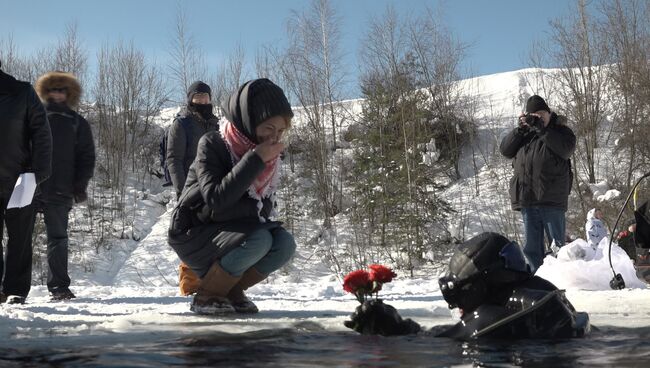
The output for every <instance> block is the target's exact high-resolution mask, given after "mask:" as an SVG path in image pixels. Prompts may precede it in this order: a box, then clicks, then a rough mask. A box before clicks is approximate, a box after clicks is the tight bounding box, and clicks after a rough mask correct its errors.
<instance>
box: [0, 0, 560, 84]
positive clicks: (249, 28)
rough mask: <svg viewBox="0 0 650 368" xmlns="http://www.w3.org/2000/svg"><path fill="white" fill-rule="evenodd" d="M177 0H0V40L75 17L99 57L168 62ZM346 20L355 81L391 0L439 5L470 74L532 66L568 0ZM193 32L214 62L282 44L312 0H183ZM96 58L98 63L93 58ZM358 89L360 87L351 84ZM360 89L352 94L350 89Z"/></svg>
mask: <svg viewBox="0 0 650 368" xmlns="http://www.w3.org/2000/svg"><path fill="white" fill-rule="evenodd" d="M177 3H178V1H177V0H105V1H96V0H58V1H51V0H48V1H46V0H0V38H3V37H6V36H7V35H8V34H12V35H13V38H14V41H15V42H16V43H17V44H18V46H19V51H20V52H22V53H30V52H32V51H34V50H36V49H38V48H41V47H43V46H46V45H48V44H51V43H54V42H56V40H57V38H58V37H59V36H60V35H61V34H62V33H63V30H64V27H65V23H66V22H72V21H75V22H77V25H78V29H79V33H80V35H81V38H82V41H83V43H84V45H85V46H87V47H88V49H89V50H90V57H91V59H94V55H95V52H96V50H97V49H99V47H101V45H102V44H103V43H106V42H108V43H110V42H112V41H116V40H119V39H122V40H126V41H129V40H133V42H134V43H135V45H136V46H137V47H138V48H140V49H142V50H143V51H144V52H145V53H146V54H147V55H148V56H149V57H151V58H152V59H155V60H156V62H157V63H158V64H164V63H165V62H167V60H168V58H169V56H168V51H169V44H170V39H171V38H172V36H173V27H174V19H175V13H176V9H177ZM332 3H333V5H334V7H335V8H336V10H337V11H338V13H339V15H340V16H341V18H342V26H343V29H342V33H343V48H344V53H345V58H346V61H348V62H346V65H349V66H350V70H349V71H348V72H349V73H350V74H351V75H352V79H354V75H355V74H356V73H357V72H358V67H357V66H356V58H357V55H358V50H359V44H360V41H361V40H362V38H363V36H364V34H365V29H366V26H367V24H368V22H369V19H370V18H371V17H372V16H380V15H381V14H383V12H384V11H385V9H386V7H387V5H388V4H392V5H393V6H394V8H395V9H396V10H397V11H398V12H399V13H400V14H402V15H409V14H416V15H417V14H418V13H421V12H423V11H424V10H425V9H426V8H427V7H428V8H430V9H432V10H441V11H442V13H443V14H444V18H445V23H446V24H447V26H448V27H449V29H451V30H452V31H453V32H454V33H455V35H456V36H457V37H458V38H460V40H461V41H463V42H465V43H468V44H470V45H471V47H470V48H469V49H468V51H467V57H466V60H465V61H464V65H463V66H464V70H465V71H466V73H467V75H472V76H473V75H485V74H492V73H497V72H502V71H510V70H516V69H520V68H524V67H527V65H526V60H527V55H528V51H529V48H530V46H531V44H532V42H533V40H535V39H543V38H546V36H547V34H548V31H549V20H550V19H553V18H556V17H558V16H563V15H566V14H567V13H568V12H569V11H570V4H571V3H572V1H567V0H535V1H531V0H492V1H489V0H333V2H332ZM181 4H182V5H181V6H183V7H184V8H185V9H186V13H187V16H188V19H189V21H190V31H191V32H192V34H193V35H194V38H195V40H196V42H197V44H198V46H199V47H201V48H202V49H203V50H204V52H205V54H206V56H207V59H208V64H209V65H210V66H216V65H217V64H218V63H219V61H221V60H222V59H223V58H224V57H226V56H227V55H228V54H229V53H230V52H231V51H232V50H233V49H234V48H235V47H236V45H237V44H238V43H240V44H241V45H243V47H244V48H245V50H248V52H247V57H248V58H249V60H252V58H253V56H254V54H255V50H257V49H258V47H259V46H261V45H265V44H275V45H278V44H282V43H283V42H284V41H285V39H286V36H285V32H286V31H285V29H286V28H285V25H286V21H287V18H288V17H289V15H290V13H291V10H302V9H304V8H306V7H307V6H308V5H309V2H308V1H307V0H230V1H221V0H213V1H208V0H192V1H181ZM91 62H92V60H91ZM352 88H354V87H352ZM351 93H352V94H354V92H351Z"/></svg>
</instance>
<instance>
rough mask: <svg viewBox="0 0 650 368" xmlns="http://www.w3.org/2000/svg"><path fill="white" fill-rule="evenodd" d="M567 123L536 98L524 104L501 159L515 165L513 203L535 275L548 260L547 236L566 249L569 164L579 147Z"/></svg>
mask: <svg viewBox="0 0 650 368" xmlns="http://www.w3.org/2000/svg"><path fill="white" fill-rule="evenodd" d="M566 121H567V119H566V117H565V116H561V115H557V114H556V113H554V112H551V109H550V108H549V107H548V105H547V104H546V101H544V99H543V98H542V97H540V96H538V95H533V96H531V97H530V98H528V101H526V112H525V113H522V114H521V115H520V116H519V121H518V126H517V127H516V128H515V129H513V130H512V131H511V132H510V133H509V134H508V135H507V136H506V137H505V138H503V140H502V141H501V145H500V147H499V148H500V150H501V154H503V155H504V156H505V157H507V158H511V159H513V162H512V167H513V168H514V176H513V178H512V179H511V181H510V200H511V204H512V209H513V210H515V211H521V215H522V218H523V220H524V232H525V237H526V242H525V246H524V253H525V254H526V257H527V258H528V260H529V261H530V263H531V264H530V265H531V267H532V269H533V271H536V270H537V269H538V268H539V266H541V265H542V263H543V260H544V248H545V247H544V234H545V233H547V235H548V236H549V237H550V239H549V241H552V242H554V243H555V245H556V246H557V247H562V246H563V245H564V239H565V230H566V222H565V213H566V210H567V203H568V199H569V193H570V192H571V185H572V182H573V173H572V172H571V160H570V158H571V155H572V154H573V151H574V150H575V146H576V136H575V135H574V134H573V131H572V130H571V129H570V128H569V127H568V126H567V125H566Z"/></svg>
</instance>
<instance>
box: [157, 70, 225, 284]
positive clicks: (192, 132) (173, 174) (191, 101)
mask: <svg viewBox="0 0 650 368" xmlns="http://www.w3.org/2000/svg"><path fill="white" fill-rule="evenodd" d="M211 99H212V90H211V89H210V86H208V85H207V84H205V83H203V82H201V81H196V82H194V83H192V85H191V86H190V87H189V88H188V89H187V106H185V107H184V108H183V109H182V110H181V112H179V113H178V115H176V117H175V118H174V122H173V123H172V125H171V127H170V129H169V132H168V135H167V158H166V161H167V162H168V164H167V167H168V169H169V176H170V178H171V182H172V186H173V188H174V190H175V191H176V198H178V197H180V195H181V192H182V191H183V187H184V186H185V180H186V179H187V173H188V172H189V170H190V165H191V164H192V162H193V161H194V157H196V146H198V144H199V139H200V138H201V137H202V136H203V134H205V133H207V132H210V131H215V130H217V128H218V126H219V122H218V121H217V118H216V116H214V113H213V112H212V110H213V107H212V103H211V102H210V101H211ZM178 281H179V282H178V284H179V287H180V290H181V294H183V295H189V294H192V293H194V292H195V291H196V288H197V287H198V284H199V280H198V278H197V276H196V275H195V274H194V273H193V272H192V270H191V269H190V268H189V267H187V265H186V264H185V263H182V262H181V264H180V266H179V271H178Z"/></svg>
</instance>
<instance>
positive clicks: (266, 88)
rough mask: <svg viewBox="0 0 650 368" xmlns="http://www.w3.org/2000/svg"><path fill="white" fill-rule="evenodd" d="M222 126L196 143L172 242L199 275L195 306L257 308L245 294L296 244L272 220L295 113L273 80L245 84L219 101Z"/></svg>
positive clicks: (206, 309)
mask: <svg viewBox="0 0 650 368" xmlns="http://www.w3.org/2000/svg"><path fill="white" fill-rule="evenodd" d="M222 109H223V112H224V116H225V118H224V119H222V121H221V123H220V129H219V131H215V132H209V133H207V134H205V135H204V136H203V137H202V138H201V139H200V141H199V145H198V148H197V154H196V158H195V160H194V163H193V164H192V165H191V167H190V170H189V173H188V177H187V182H186V183H185V187H184V189H183V192H182V194H181V196H180V198H179V202H178V205H177V206H176V208H175V209H174V211H173V213H172V220H171V224H170V229H169V234H168V242H169V245H170V246H171V247H172V248H173V249H174V251H176V253H177V254H178V256H179V258H180V259H181V260H182V261H183V262H184V263H185V264H187V265H188V266H189V267H190V268H191V269H192V271H194V273H196V275H198V276H199V277H200V278H201V281H200V283H199V286H198V288H197V290H196V294H195V295H194V299H193V300H192V305H191V308H190V309H191V310H192V311H194V312H195V313H198V314H213V315H214V314H216V315H220V314H228V313H233V312H239V313H256V312H257V311H258V308H257V306H256V305H255V304H254V303H253V302H252V301H251V300H250V299H248V298H247V297H246V295H245V294H244V291H245V290H246V289H247V288H249V287H251V286H253V285H255V284H257V283H259V282H260V281H262V280H264V279H265V278H266V277H267V276H268V275H269V274H270V273H272V272H273V271H275V270H277V269H279V268H280V267H282V266H283V265H284V264H285V263H287V262H288V261H289V260H290V258H291V257H292V255H293V253H294V251H295V249H296V243H295V241H294V239H293V236H292V235H291V234H290V233H289V232H287V231H286V230H285V229H284V228H283V227H282V224H281V223H280V222H277V221H273V220H272V218H273V215H274V213H275V205H276V203H275V191H276V190H277V185H278V182H279V174H280V163H281V159H280V154H281V153H282V151H283V150H284V144H283V143H281V142H280V139H281V138H282V136H283V134H284V133H285V132H286V130H287V129H288V128H289V126H290V124H291V118H292V117H293V112H292V110H291V106H290V105H289V102H288V100H287V98H286V96H285V95H284V92H283V91H282V89H281V88H280V87H278V86H277V85H275V84H274V83H273V82H271V81H270V80H268V79H256V80H252V81H249V82H247V83H245V84H244V85H242V86H241V87H240V88H239V89H238V90H237V91H236V92H235V93H233V94H232V95H231V96H230V98H229V99H228V101H226V102H225V103H224V104H223V106H222Z"/></svg>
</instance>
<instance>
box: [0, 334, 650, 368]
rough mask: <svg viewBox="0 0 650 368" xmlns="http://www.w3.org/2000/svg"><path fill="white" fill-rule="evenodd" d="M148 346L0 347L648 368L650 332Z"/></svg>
mask: <svg viewBox="0 0 650 368" xmlns="http://www.w3.org/2000/svg"><path fill="white" fill-rule="evenodd" d="M150 338H151V340H150V341H144V340H146V339H145V338H143V339H141V340H139V341H142V342H139V343H127V344H114V343H115V342H119V341H120V337H119V335H118V336H116V337H114V338H112V339H111V341H113V343H111V344H101V345H94V344H93V343H92V338H86V340H87V341H86V342H85V344H83V345H81V346H79V345H76V346H74V345H73V346H70V347H67V348H63V347H56V346H55V345H54V344H50V345H48V347H47V348H43V347H41V348H36V347H33V348H11V349H0V366H2V367H38V366H44V365H51V366H60V367H64V366H65V367H90V366H92V367H97V366H106V367H134V366H137V367H174V366H178V367H182V366H212V367H214V366H220V367H221V366H237V367H258V366H264V367H315V366H328V367H406V366H413V367H415V366H417V367H449V366H489V367H493V366H499V367H508V366H522V367H553V368H557V367H574V366H586V367H593V366H607V367H647V366H648V363H649V362H650V346H649V345H650V328H648V327H645V328H640V329H625V328H601V329H600V330H598V331H595V332H593V333H592V335H591V336H589V337H588V338H585V339H572V340H556V341H548V340H546V341H543V340H527V341H516V342H512V341H494V340H493V341H486V340H481V341H471V342H461V341H454V340H450V339H446V338H434V337H431V336H425V335H417V336H406V337H390V338H387V337H380V336H360V335H357V334H354V333H352V332H331V331H325V330H323V329H321V328H319V327H318V326H317V325H311V324H302V325H297V326H296V328H293V329H279V330H261V331H256V332H249V333H242V334H227V333H219V332H215V333H211V334H203V335H199V336H185V337H182V338H169V337H167V338H164V337H161V336H159V335H155V334H152V335H151V337H150ZM57 339H60V340H61V341H63V340H65V338H62V337H59V338H57Z"/></svg>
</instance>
